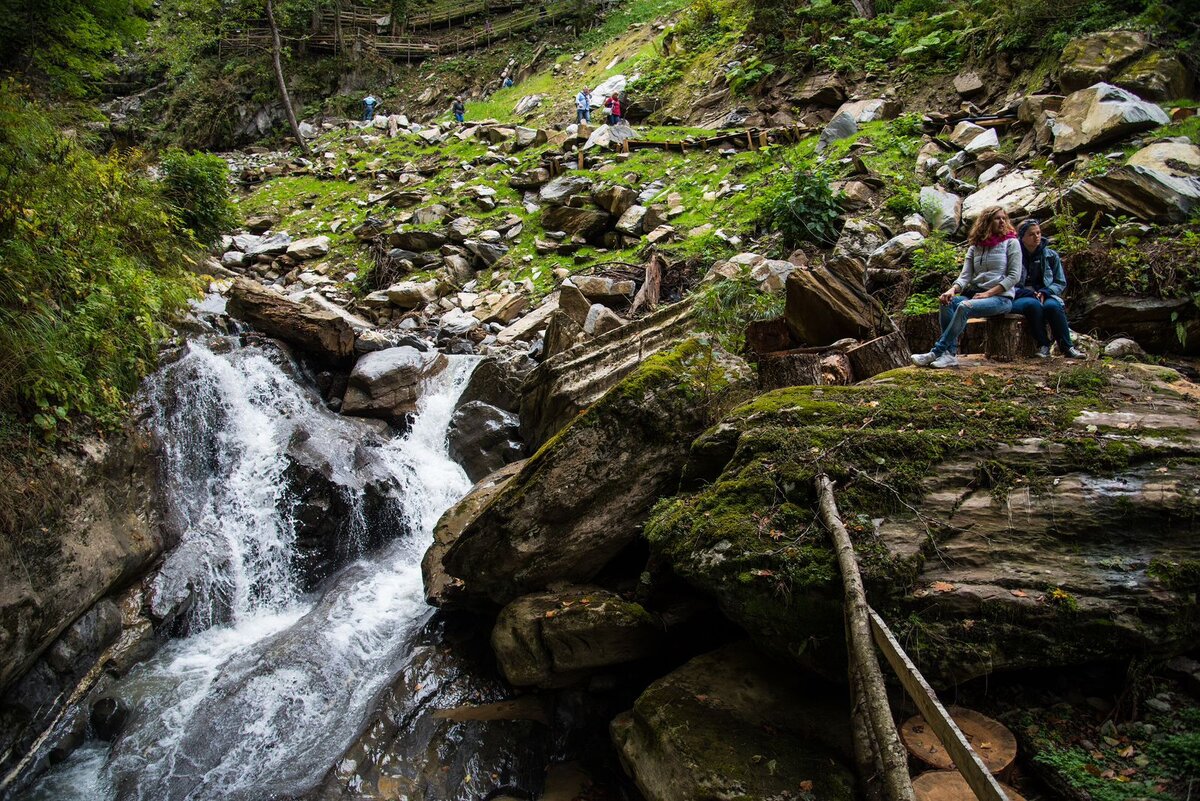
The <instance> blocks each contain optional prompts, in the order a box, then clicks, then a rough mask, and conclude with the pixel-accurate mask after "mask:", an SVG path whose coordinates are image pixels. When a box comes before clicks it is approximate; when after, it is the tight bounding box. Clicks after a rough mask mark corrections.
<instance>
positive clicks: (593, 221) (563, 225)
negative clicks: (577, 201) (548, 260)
mask: <svg viewBox="0 0 1200 801" xmlns="http://www.w3.org/2000/svg"><path fill="white" fill-rule="evenodd" d="M611 222H612V215H610V214H609V213H608V212H606V211H600V210H599V209H579V208H574V207H572V206H551V207H549V208H547V209H544V210H543V211H542V227H544V228H545V229H546V230H547V231H563V232H564V233H567V234H570V235H573V236H575V235H578V236H582V237H584V238H587V237H595V236H597V235H598V234H602V233H604V231H606V230H608V227H609V225H610V224H611Z"/></svg>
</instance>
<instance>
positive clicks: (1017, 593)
mask: <svg viewBox="0 0 1200 801" xmlns="http://www.w3.org/2000/svg"><path fill="white" fill-rule="evenodd" d="M1011 592H1012V594H1013V595H1014V596H1015V597H1017V598H1028V597H1029V593H1027V592H1025V591H1024V590H1011Z"/></svg>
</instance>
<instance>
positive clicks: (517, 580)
mask: <svg viewBox="0 0 1200 801" xmlns="http://www.w3.org/2000/svg"><path fill="white" fill-rule="evenodd" d="M701 349H703V348H702V346H701V345H700V344H699V343H697V342H696V341H694V340H692V341H688V342H686V343H684V344H682V345H679V346H678V347H676V348H675V349H674V350H672V351H671V352H670V353H665V354H661V355H658V356H656V357H654V358H650V359H645V360H644V361H643V364H642V367H641V368H640V369H639V370H637V371H635V372H634V373H633V374H632V375H631V376H629V377H628V378H627V379H626V381H625V384H624V386H623V387H620V388H618V389H615V390H613V391H611V392H608V393H606V394H605V395H604V396H603V397H602V398H600V399H599V400H597V401H595V402H593V403H592V404H591V405H590V406H589V407H588V409H587V411H586V412H585V413H584V414H583V415H580V416H579V417H578V418H576V419H575V420H574V421H573V422H572V423H571V424H569V425H568V426H567V428H566V429H565V430H564V431H563V432H562V434H561V435H560V436H559V437H558V438H557V439H556V440H555V443H554V445H553V446H551V447H548V448H543V449H542V450H540V451H539V452H538V453H537V455H536V456H535V457H533V458H532V459H530V460H529V461H528V462H526V463H525V467H524V468H523V469H522V470H521V471H520V473H518V474H517V475H516V476H515V477H514V478H513V479H512V480H511V481H509V482H508V483H507V484H506V485H505V486H504V487H503V488H501V489H499V490H498V492H497V494H496V495H495V497H493V498H492V499H491V501H490V502H489V503H488V504H487V506H486V507H485V508H483V509H482V510H481V511H480V512H479V513H478V514H477V515H475V516H473V517H472V518H471V519H468V520H463V521H462V523H461V528H460V530H459V531H458V532H457V534H453V533H450V532H446V537H447V539H449V540H452V543H451V544H450V545H449V547H448V548H447V550H446V552H445V556H444V557H443V559H442V566H443V567H444V569H445V572H446V573H447V574H448V575H449V576H453V577H456V578H458V579H460V580H461V581H462V585H461V587H460V590H459V596H460V599H462V600H464V601H466V600H468V599H469V602H470V603H473V604H480V605H485V606H486V605H497V606H499V605H504V604H506V603H508V602H509V601H511V600H513V599H514V598H516V597H517V596H519V595H523V594H526V593H528V592H533V591H538V590H541V589H543V588H545V587H546V586H547V584H548V583H549V582H551V581H588V580H590V579H591V578H592V577H593V576H595V575H596V574H597V573H598V572H599V571H600V570H601V569H602V568H603V567H604V566H605V565H606V564H607V563H608V562H609V561H610V560H611V559H612V558H613V557H614V556H616V555H617V554H618V553H619V552H620V551H621V550H622V549H623V548H624V547H625V546H626V545H628V544H629V543H630V542H631V541H632V538H633V537H634V536H636V529H635V526H636V525H637V523H638V521H639V520H641V519H642V518H644V516H645V515H646V513H647V512H648V511H649V509H650V506H652V505H653V503H654V501H655V500H656V499H657V498H658V497H659V496H660V495H661V493H662V492H664V491H666V489H667V487H670V486H672V485H673V482H676V481H678V475H679V469H680V467H681V465H682V462H683V459H684V457H685V456H686V449H687V444H686V443H689V442H690V441H691V437H692V436H694V435H695V433H698V432H699V431H700V430H701V429H702V428H703V427H704V425H705V424H706V413H705V410H704V409H703V408H698V406H697V404H696V403H695V401H694V399H692V398H691V397H690V392H689V391H688V390H687V389H686V387H687V386H688V384H689V382H688V379H687V378H686V377H687V376H688V375H690V374H691V372H692V371H694V370H695V369H697V367H696V365H697V364H698V362H697V361H696V360H697V359H699V358H700V351H701ZM705 352H707V351H705ZM717 359H718V362H717V364H718V365H719V366H720V375H719V376H713V377H714V378H716V380H717V381H718V383H719V384H724V383H725V382H730V383H740V382H741V381H743V380H745V377H746V375H747V373H746V368H745V366H744V364H743V363H741V362H740V360H733V359H730V358H728V357H724V356H721V355H720V354H717ZM704 364H705V365H709V367H706V368H705V369H706V370H707V371H708V372H706V375H711V370H710V367H711V365H710V363H709V362H708V361H707V357H706V358H705V360H704ZM527 385H528V382H527ZM523 416H524V415H523ZM581 475H586V476H587V477H588V480H587V481H586V482H580V481H578V480H577V477H578V476H581ZM631 476H637V480H636V481H631V480H630V477H631ZM427 589H428V588H427Z"/></svg>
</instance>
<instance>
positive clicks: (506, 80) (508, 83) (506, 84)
mask: <svg viewBox="0 0 1200 801" xmlns="http://www.w3.org/2000/svg"><path fill="white" fill-rule="evenodd" d="M512 85H513V79H512V76H511V75H505V76H504V88H505V89H511V88H512Z"/></svg>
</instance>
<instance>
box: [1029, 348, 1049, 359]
mask: <svg viewBox="0 0 1200 801" xmlns="http://www.w3.org/2000/svg"><path fill="white" fill-rule="evenodd" d="M1033 355H1034V356H1037V357H1038V358H1039V359H1049V358H1050V346H1049V345H1043V346H1042V347H1040V348H1038V349H1037V350H1035V351H1034V352H1033Z"/></svg>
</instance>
